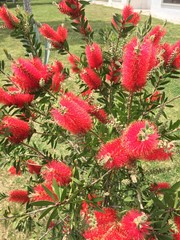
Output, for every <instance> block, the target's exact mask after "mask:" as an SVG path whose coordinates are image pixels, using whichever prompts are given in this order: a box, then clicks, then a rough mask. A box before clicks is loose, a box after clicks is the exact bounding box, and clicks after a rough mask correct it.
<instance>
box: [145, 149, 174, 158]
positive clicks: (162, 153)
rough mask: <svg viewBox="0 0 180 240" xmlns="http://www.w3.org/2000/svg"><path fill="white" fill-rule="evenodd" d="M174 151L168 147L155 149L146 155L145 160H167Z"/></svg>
mask: <svg viewBox="0 0 180 240" xmlns="http://www.w3.org/2000/svg"><path fill="white" fill-rule="evenodd" d="M172 155H173V152H172V150H171V149H166V148H163V147H160V148H157V149H154V150H153V151H152V152H150V153H149V154H147V155H146V156H145V160H147V161H165V160H170V158H171V157H172Z"/></svg>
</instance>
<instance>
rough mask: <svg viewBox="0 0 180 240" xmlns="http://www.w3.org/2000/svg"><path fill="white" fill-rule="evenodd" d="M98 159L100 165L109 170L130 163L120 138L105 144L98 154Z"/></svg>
mask: <svg viewBox="0 0 180 240" xmlns="http://www.w3.org/2000/svg"><path fill="white" fill-rule="evenodd" d="M97 159H98V162H99V164H101V165H103V166H104V167H105V168H107V169H111V168H120V167H123V166H125V165H127V164H128V163H129V162H130V158H129V156H128V154H127V153H126V151H125V148H124V147H123V146H122V143H121V139H120V138H117V139H114V140H112V141H110V142H107V143H106V144H104V145H103V146H102V147H101V148H100V150H99V152H98V155H97Z"/></svg>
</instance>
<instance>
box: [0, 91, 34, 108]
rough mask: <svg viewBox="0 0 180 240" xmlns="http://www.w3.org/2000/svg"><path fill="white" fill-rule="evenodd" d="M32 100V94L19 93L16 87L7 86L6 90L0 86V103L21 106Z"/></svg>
mask: <svg viewBox="0 0 180 240" xmlns="http://www.w3.org/2000/svg"><path fill="white" fill-rule="evenodd" d="M33 100H34V95H30V94H25V93H21V92H20V90H19V89H18V88H14V87H9V88H8V92H6V91H4V90H3V89H1V88H0V103H3V104H5V105H8V106H11V105H16V106H18V107H20V108H22V107H23V106H24V105H25V104H30V103H31V102H32V101H33Z"/></svg>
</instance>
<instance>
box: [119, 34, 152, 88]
mask: <svg viewBox="0 0 180 240" xmlns="http://www.w3.org/2000/svg"><path fill="white" fill-rule="evenodd" d="M151 45H152V44H151V43H150V42H149V41H145V42H143V43H142V44H141V45H140V46H139V45H138V40H137V39H136V38H133V39H132V40H131V41H130V42H129V43H128V44H127V45H126V47H125V52H124V55H123V65H122V85H123V87H124V88H125V89H126V90H127V91H129V92H136V91H138V90H141V89H142V88H143V87H144V86H145V84H146V79H147V74H148V71H149V61H150V57H151ZM151 61H152V60H151Z"/></svg>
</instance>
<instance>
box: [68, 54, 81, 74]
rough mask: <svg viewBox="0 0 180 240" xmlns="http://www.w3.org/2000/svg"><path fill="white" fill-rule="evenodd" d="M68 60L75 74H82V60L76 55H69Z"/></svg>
mask: <svg viewBox="0 0 180 240" xmlns="http://www.w3.org/2000/svg"><path fill="white" fill-rule="evenodd" d="M68 60H69V62H70V64H71V69H72V71H73V72H74V73H80V68H79V67H78V64H79V63H80V58H79V57H78V56H76V55H69V57H68Z"/></svg>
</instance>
